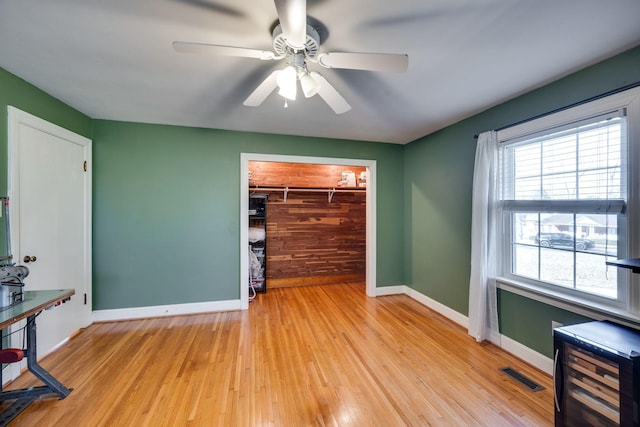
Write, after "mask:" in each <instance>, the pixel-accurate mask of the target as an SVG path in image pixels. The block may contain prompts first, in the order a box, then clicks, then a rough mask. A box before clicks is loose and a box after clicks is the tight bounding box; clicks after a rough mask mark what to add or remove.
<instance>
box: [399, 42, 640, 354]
mask: <svg viewBox="0 0 640 427" xmlns="http://www.w3.org/2000/svg"><path fill="white" fill-rule="evenodd" d="M638 81H640V47H636V48H634V49H632V50H629V51H627V52H624V53H622V54H620V55H618V56H616V57H613V58H611V59H609V60H607V61H604V62H601V63H599V64H597V65H594V66H591V67H589V68H586V69H584V70H582V71H579V72H577V73H575V74H572V75H570V76H568V77H565V78H563V79H561V80H558V81H556V82H554V83H552V84H549V85H547V86H544V87H542V88H540V89H537V90H535V91H532V92H529V93H527V94H525V95H523V96H520V97H518V98H516V99H513V100H511V101H509V102H506V103H504V104H501V105H499V106H496V107H494V108H491V109H489V110H487V111H485V112H483V113H481V114H478V115H475V116H473V117H471V118H469V119H466V120H463V121H461V122H459V123H456V124H455V125H452V126H449V127H447V128H445V129H442V130H441V131H439V132H436V133H433V134H431V135H428V136H426V137H424V138H421V139H419V140H417V141H415V142H412V143H411V144H409V145H407V146H405V151H404V158H405V171H404V178H405V182H404V192H405V209H404V215H405V221H404V230H405V231H404V236H405V240H404V244H405V255H406V261H405V280H406V284H407V285H409V286H411V287H412V288H414V289H416V290H418V291H419V292H421V293H423V294H425V295H427V296H428V297H430V298H433V299H434V300H436V301H439V302H440V303H442V304H444V305H446V306H448V307H450V308H452V309H454V310H456V311H458V312H460V313H463V314H465V315H466V314H467V313H468V298H469V292H468V287H469V272H470V262H471V261H470V255H471V191H472V182H473V164H474V159H475V149H476V140H475V139H474V135H476V134H479V133H482V132H484V131H487V130H491V129H497V128H500V127H503V126H507V125H509V124H512V123H514V122H518V121H521V120H525V119H527V118H530V117H533V116H536V115H539V114H544V113H546V112H549V111H552V110H555V109H557V108H561V107H564V106H567V105H570V104H572V103H575V102H579V101H582V100H585V99H588V98H590V97H593V96H596V95H599V94H602V93H604V92H607V91H610V90H614V89H617V88H620V87H623V86H626V85H628V84H632V83H635V82H638ZM500 294H501V295H500V297H501V298H500V301H501V303H500V309H499V316H500V324H501V332H502V333H503V334H505V335H507V336H508V337H510V338H513V339H515V340H517V341H519V342H520V343H522V344H524V345H526V346H528V347H530V348H532V349H534V350H536V351H538V352H541V353H543V354H545V355H548V356H551V334H550V330H551V320H557V321H567V322H569V321H570V320H571V319H574V320H575V321H579V318H577V317H576V316H574V315H572V314H571V313H567V312H564V311H562V310H558V309H555V308H551V307H548V306H545V305H544V304H540V303H538V302H535V301H532V300H529V299H527V298H523V297H519V296H515V295H513V294H510V293H509V292H506V291H502V292H501V293H500Z"/></svg>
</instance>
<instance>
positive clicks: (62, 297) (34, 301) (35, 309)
mask: <svg viewBox="0 0 640 427" xmlns="http://www.w3.org/2000/svg"><path fill="white" fill-rule="evenodd" d="M73 294H75V290H73V289H60V290H47V291H26V292H24V298H23V301H21V302H19V303H16V304H12V305H10V306H8V307H5V308H3V309H2V310H1V311H0V329H5V328H7V327H8V326H11V325H12V324H14V323H16V322H18V321H20V320H22V319H27V326H26V330H27V348H26V349H25V350H26V351H25V357H26V358H27V368H28V369H29V371H30V372H31V373H33V375H35V377H36V378H38V379H39V380H40V381H42V383H43V384H44V385H43V386H39V387H29V388H24V389H19V390H6V391H5V390H3V389H2V373H1V372H0V390H1V391H0V402H4V401H5V400H14V402H13V403H11V404H10V405H9V406H8V407H6V408H5V409H4V410H3V411H2V413H0V426H6V425H7V424H8V423H10V422H11V420H13V419H14V418H15V417H17V416H18V415H19V414H20V413H21V412H22V411H24V410H25V409H26V408H27V407H28V406H29V405H30V404H31V402H33V401H34V400H36V399H37V398H38V397H40V396H44V395H47V394H52V395H53V396H57V397H58V398H59V399H64V398H65V397H67V396H68V395H69V393H71V391H72V389H69V388H67V387H65V386H64V385H62V384H61V383H60V382H59V381H58V380H57V379H55V378H54V377H53V375H51V374H50V373H49V372H47V371H46V370H45V369H44V368H43V367H42V366H40V365H39V364H38V360H37V345H36V317H37V316H38V314H40V312H42V310H44V309H45V308H48V307H51V306H55V305H58V304H60V303H61V302H64V301H67V300H69V299H70V298H71V296H72V295H73Z"/></svg>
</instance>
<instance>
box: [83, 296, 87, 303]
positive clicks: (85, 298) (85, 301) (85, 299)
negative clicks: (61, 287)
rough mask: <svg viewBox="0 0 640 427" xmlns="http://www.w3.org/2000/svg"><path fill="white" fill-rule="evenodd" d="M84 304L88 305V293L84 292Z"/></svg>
mask: <svg viewBox="0 0 640 427" xmlns="http://www.w3.org/2000/svg"><path fill="white" fill-rule="evenodd" d="M84 305H87V294H84Z"/></svg>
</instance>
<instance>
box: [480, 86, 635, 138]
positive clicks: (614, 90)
mask: <svg viewBox="0 0 640 427" xmlns="http://www.w3.org/2000/svg"><path fill="white" fill-rule="evenodd" d="M638 86H640V81H637V82H635V83H630V84H628V85H625V86H622V87H619V88H617V89H613V90H610V91H608V92H604V93H601V94H600V95H596V96H592V97H591V98H587V99H583V100H582V101H578V102H574V103H573V104H569V105H566V106H564V107H560V108H556V109H555V110H551V111H548V112H546V113H542V114H538V115H537V116H533V117H529V118H528V119H524V120H520V121H518V122H514V123H511V124H510V125H506V126H502V127H499V128H498V129H496V130H495V131H496V132H499V131H501V130H504V129H507V128H510V127H512V126H517V125H521V124H523V123H527V122H530V121H532V120H536V119H540V118H542V117H545V116H549V115H551V114H555V113H559V112H560V111H564V110H568V109H569V108H573V107H577V106H578V105H582V104H586V103H587V102H591V101H595V100H597V99H601V98H605V97H607V96H610V95H615V94H616V93H620V92H624V91H625V90H629V89H633V88H635V87H638ZM473 137H474V138H475V139H478V135H477V134H476V135H473Z"/></svg>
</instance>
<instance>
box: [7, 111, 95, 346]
mask: <svg viewBox="0 0 640 427" xmlns="http://www.w3.org/2000/svg"><path fill="white" fill-rule="evenodd" d="M90 158H91V141H90V140H88V139H87V138H84V137H82V136H80V135H77V134H74V133H72V132H69V131H67V130H66V129H63V128H60V127H59V126H56V125H53V124H51V123H49V122H46V121H44V120H42V119H39V118H37V117H35V116H32V115H30V114H28V113H25V112H23V111H20V110H17V109H14V108H12V107H10V110H9V179H10V183H9V187H10V188H9V206H10V220H11V240H12V253H13V256H14V262H16V263H17V264H22V265H26V266H27V267H28V268H29V276H28V277H27V278H26V279H25V287H24V290H25V291H30V290H43V289H75V291H76V293H75V295H74V296H73V297H71V301H69V302H67V303H65V304H63V305H62V306H60V307H57V308H54V309H52V310H46V311H44V312H42V314H41V315H40V316H39V317H38V318H37V328H38V329H37V331H38V332H37V338H38V341H37V343H38V357H41V356H43V355H45V354H47V353H49V352H50V351H51V350H53V349H54V348H55V347H56V346H57V345H58V344H60V343H61V342H63V341H64V340H65V339H67V338H68V337H69V336H71V335H72V334H74V333H75V332H76V331H78V330H79V329H80V328H83V327H86V326H88V325H89V324H90V323H91V172H90V169H89V163H90ZM85 162H86V163H85ZM85 169H86V170H85ZM25 257H28V258H26V259H25ZM25 261H26V262H25Z"/></svg>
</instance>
